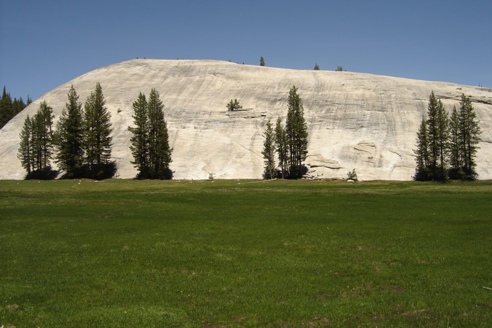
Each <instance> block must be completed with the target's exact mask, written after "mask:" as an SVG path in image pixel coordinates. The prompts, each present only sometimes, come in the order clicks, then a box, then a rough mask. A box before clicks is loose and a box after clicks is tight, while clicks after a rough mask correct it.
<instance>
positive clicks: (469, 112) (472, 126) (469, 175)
mask: <svg viewBox="0 0 492 328" xmlns="http://www.w3.org/2000/svg"><path fill="white" fill-rule="evenodd" d="M458 120H459V126H460V132H459V135H460V139H461V141H460V143H461V153H462V159H463V171H464V174H465V178H466V179H468V180H474V179H476V177H477V173H476V172H475V167H476V162H475V156H476V153H477V150H478V147H477V144H478V143H479V142H480V134H481V131H480V127H479V125H478V121H477V115H476V113H475V110H474V108H473V105H472V103H471V100H470V98H469V97H467V96H465V95H464V94H462V96H461V101H460V109H459V113H458Z"/></svg>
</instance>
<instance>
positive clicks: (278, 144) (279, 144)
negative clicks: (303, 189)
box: [275, 117, 289, 179]
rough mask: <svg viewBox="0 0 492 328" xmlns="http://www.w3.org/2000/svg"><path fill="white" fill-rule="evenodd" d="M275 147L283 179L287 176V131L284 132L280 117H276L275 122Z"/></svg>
mask: <svg viewBox="0 0 492 328" xmlns="http://www.w3.org/2000/svg"><path fill="white" fill-rule="evenodd" d="M275 149H276V151H277V155H278V163H279V165H280V175H281V176H282V179H285V177H286V176H287V165H288V163H287V160H288V157H289V147H288V146H287V133H286V132H285V127H284V126H283V125H282V120H281V119H280V117H279V118H278V119H277V124H276V125H275Z"/></svg>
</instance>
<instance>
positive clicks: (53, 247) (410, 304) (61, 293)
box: [0, 180, 492, 328]
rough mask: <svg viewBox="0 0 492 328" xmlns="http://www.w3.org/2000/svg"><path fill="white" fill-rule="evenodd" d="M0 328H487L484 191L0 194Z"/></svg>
mask: <svg viewBox="0 0 492 328" xmlns="http://www.w3.org/2000/svg"><path fill="white" fill-rule="evenodd" d="M0 326H3V327H5V328H7V327H17V328H19V327H204V328H211V327H326V326H333V327H337V326H340V327H361V326H362V327H363V326H367V327H375V326H378V327H390V326H394V327H408V326H421V327H491V326H492V182H489V181H476V182H473V183H447V184H436V183H416V182H363V183H347V182H334V181H281V180H278V181H242V180H241V181H237V180H233V181H218V180H215V181H132V180H105V181H100V182H95V181H88V180H82V181H78V180H71V181H0Z"/></svg>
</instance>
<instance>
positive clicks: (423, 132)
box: [414, 117, 430, 181]
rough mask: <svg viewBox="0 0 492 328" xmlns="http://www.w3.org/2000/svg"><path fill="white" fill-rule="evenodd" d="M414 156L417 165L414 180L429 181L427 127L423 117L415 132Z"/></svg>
mask: <svg viewBox="0 0 492 328" xmlns="http://www.w3.org/2000/svg"><path fill="white" fill-rule="evenodd" d="M414 154H415V160H416V164H417V167H416V169H415V176H414V179H415V180H417V181H427V180H429V179H430V176H429V168H428V166H429V151H428V141H427V126H426V121H425V119H424V117H422V121H421V123H420V128H419V131H418V132H417V149H416V150H414Z"/></svg>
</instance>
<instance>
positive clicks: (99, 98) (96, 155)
mask: <svg viewBox="0 0 492 328" xmlns="http://www.w3.org/2000/svg"><path fill="white" fill-rule="evenodd" d="M84 114H85V116H84V143H83V144H84V148H85V163H86V164H87V165H88V166H89V169H92V168H93V167H94V166H101V165H104V164H109V163H110V158H111V148H112V137H111V132H112V128H111V115H110V113H109V112H108V109H107V108H106V100H105V99H104V95H103V93H102V88H101V84H99V83H97V84H96V90H95V91H93V92H91V94H90V96H89V98H87V101H86V102H85V105H84Z"/></svg>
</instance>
